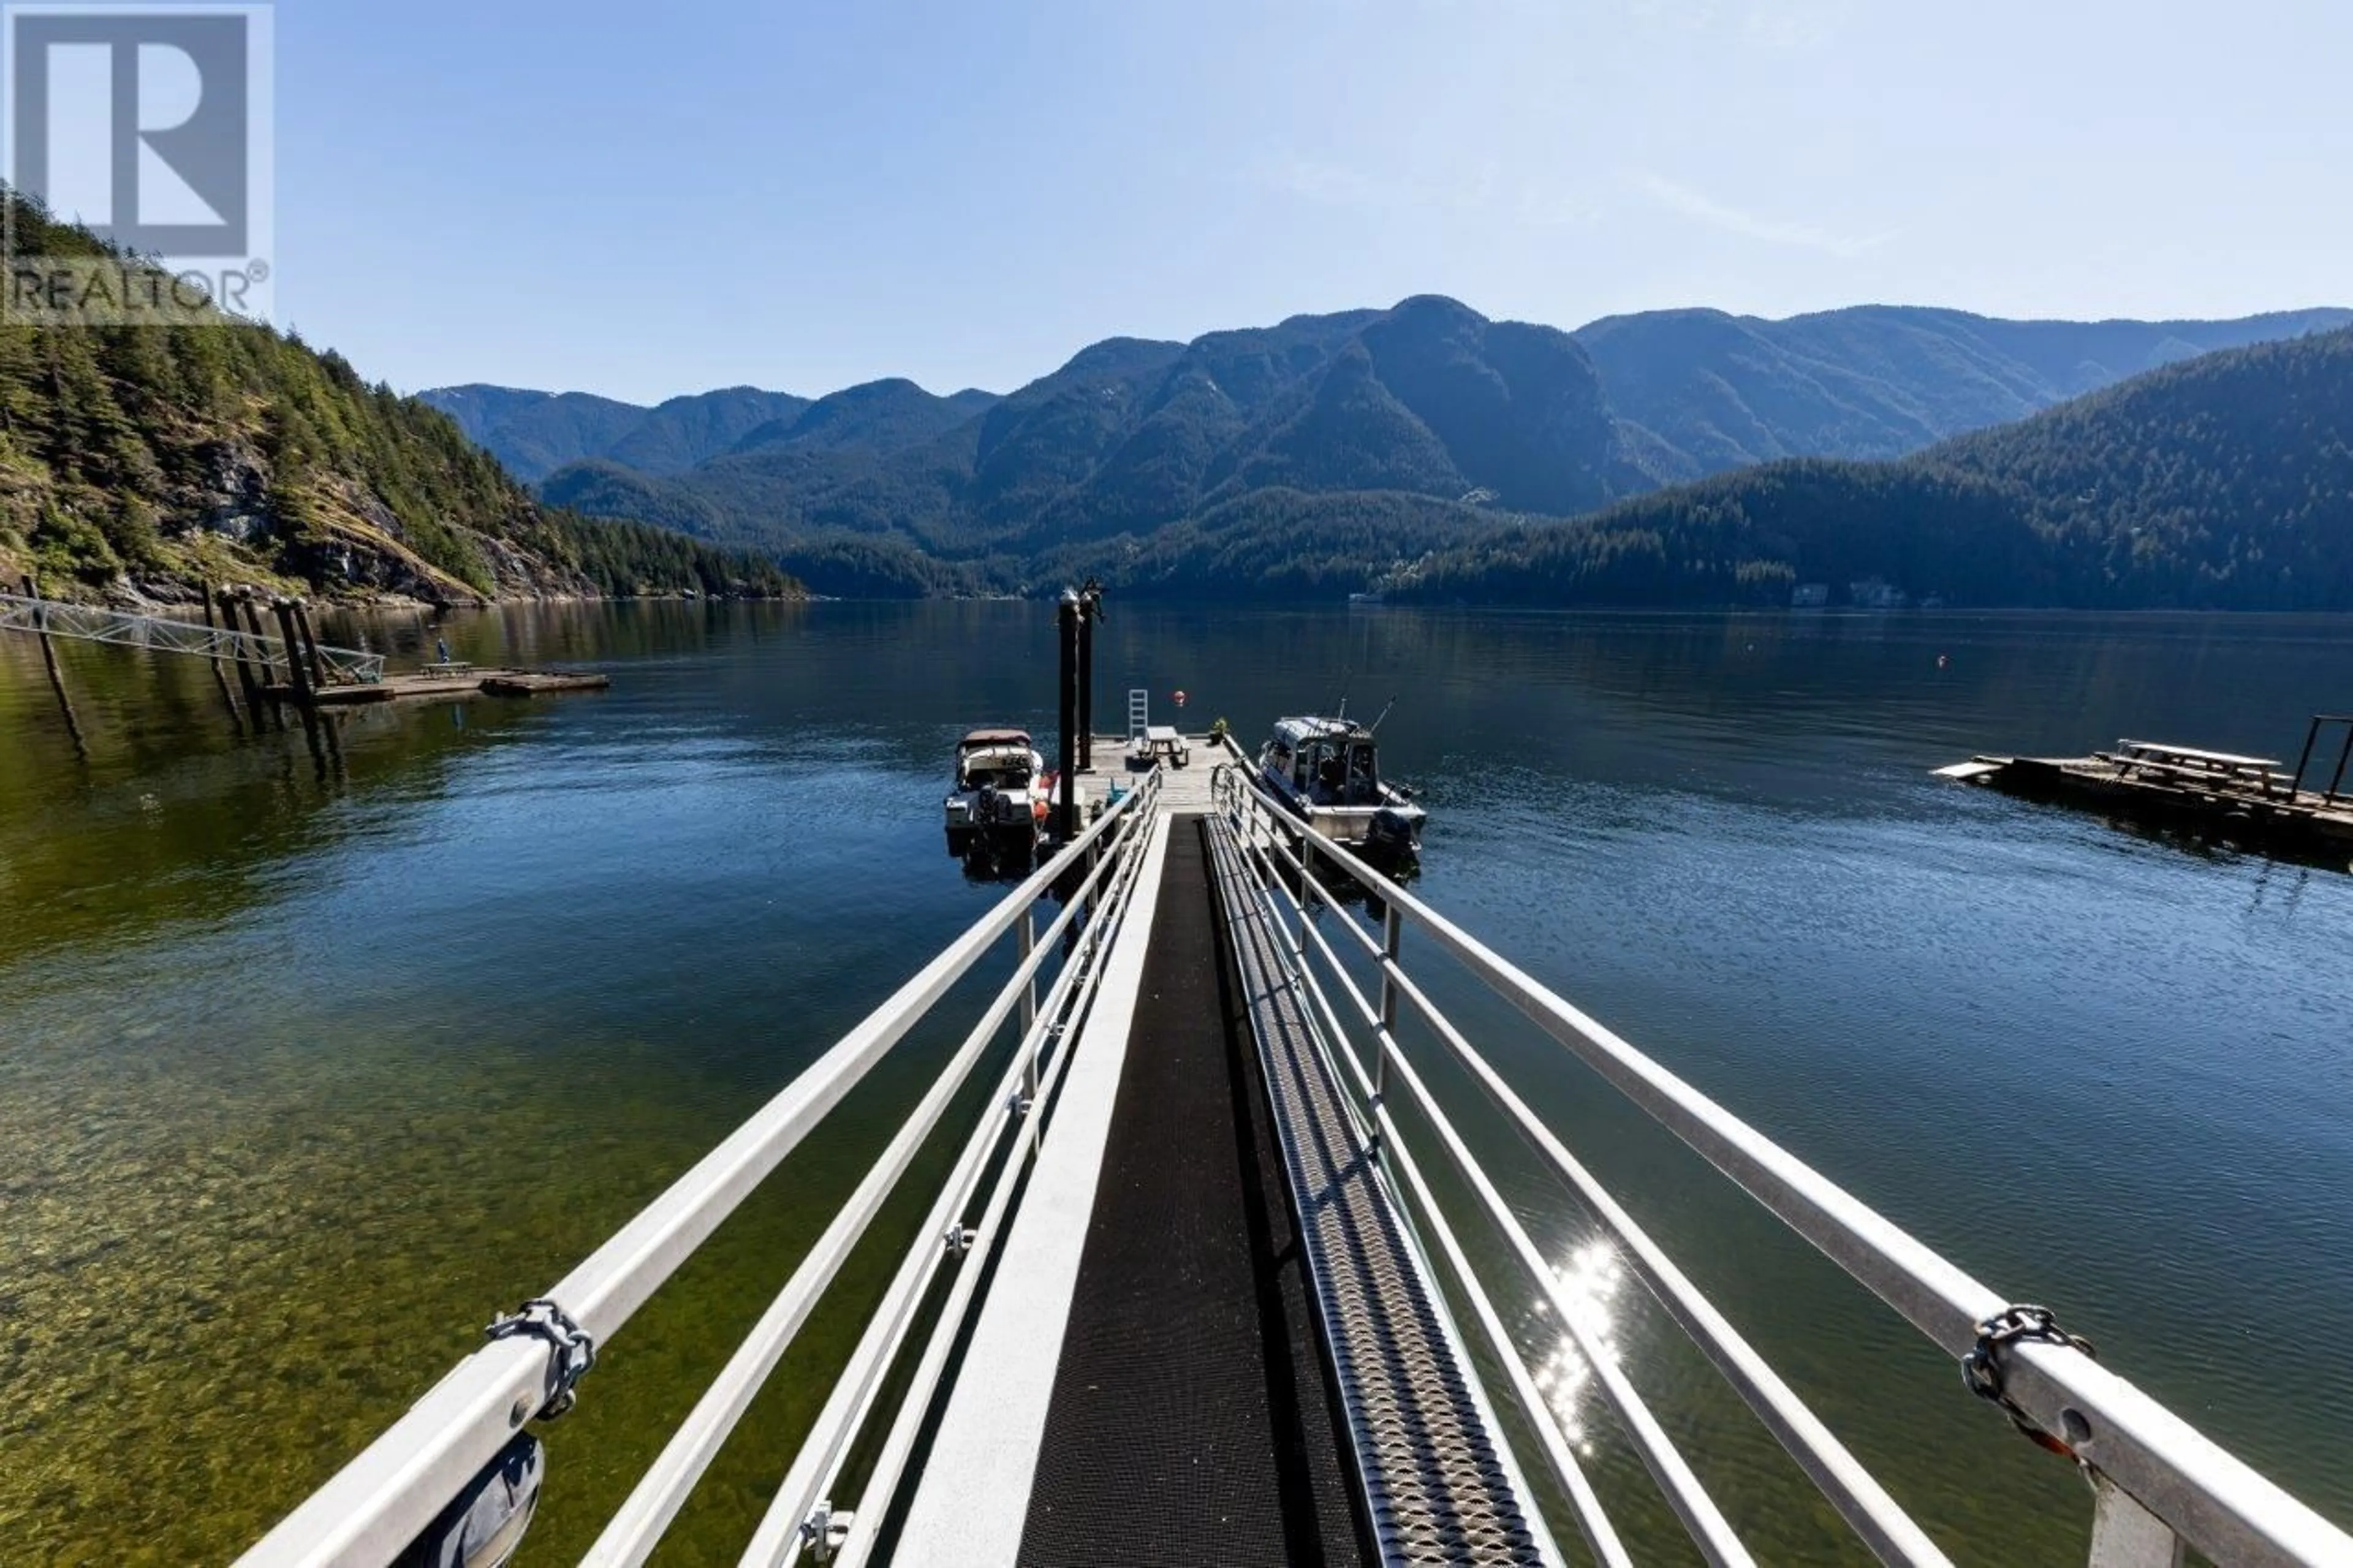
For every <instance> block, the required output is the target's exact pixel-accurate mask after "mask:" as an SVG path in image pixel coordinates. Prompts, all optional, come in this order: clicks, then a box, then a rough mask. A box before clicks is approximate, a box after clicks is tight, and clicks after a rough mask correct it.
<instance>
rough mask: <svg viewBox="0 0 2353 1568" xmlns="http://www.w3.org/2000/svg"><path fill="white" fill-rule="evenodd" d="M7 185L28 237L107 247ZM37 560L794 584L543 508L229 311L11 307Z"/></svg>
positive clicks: (452, 436)
mask: <svg viewBox="0 0 2353 1568" xmlns="http://www.w3.org/2000/svg"><path fill="white" fill-rule="evenodd" d="M7 199H9V200H10V201H11V203H12V204H13V205H14V208H15V210H14V213H13V215H12V216H13V221H14V223H15V226H16V243H17V245H18V246H19V247H20V248H21V249H23V250H24V251H25V252H26V253H28V254H34V255H91V256H96V255H101V254H103V252H102V250H101V248H100V247H99V245H98V244H97V242H96V241H94V240H93V239H91V238H90V237H89V236H88V235H87V234H86V233H84V232H83V231H81V230H79V229H78V228H73V227H70V226H63V225H58V224H53V223H50V222H49V221H48V220H47V218H46V217H45V216H43V215H42V214H41V213H40V212H39V211H37V209H36V208H35V207H33V206H32V205H29V204H26V203H23V202H21V201H17V200H16V198H15V197H13V196H11V197H9V198H7ZM27 570H37V571H38V572H39V573H40V574H41V575H42V577H43V578H44V580H45V583H46V584H47V591H49V592H53V593H59V594H69V593H84V594H88V593H95V592H98V591H100V590H103V589H106V588H108V587H110V586H114V585H126V586H128V585H135V586H137V587H140V588H142V589H144V590H146V591H148V592H151V593H156V594H173V593H177V592H181V591H184V590H185V586H186V585H187V584H191V583H195V582H201V581H206V580H211V581H223V580H232V581H244V582H270V583H277V584H282V585H285V586H288V587H293V588H301V589H304V590H307V591H315V592H327V593H380V594H397V595H406V596H411V597H416V598H421V599H430V600H448V599H471V598H483V597H495V596H503V595H591V594H598V593H615V592H673V591H680V590H683V589H688V588H692V589H694V590H696V591H697V592H735V593H759V594H777V593H786V592H792V591H796V588H795V584H792V583H791V582H790V580H789V579H788V578H787V577H786V575H785V574H784V573H782V572H781V571H780V570H778V569H777V568H776V566H775V565H774V564H773V563H770V562H768V561H765V560H762V559H755V558H752V557H747V556H744V555H743V554H740V553H733V552H725V551H723V550H718V549H714V548H712V547H711V546H710V545H708V544H706V543H702V542H697V541H694V540H691V539H686V538H682V537H678V536H673V535H666V534H661V533H658V532H656V531H652V530H649V529H647V528H645V527H643V526H641V525H638V524H635V523H620V522H589V521H584V520H582V519H579V518H576V517H571V516H567V515H565V514H563V513H560V512H556V511H554V510H549V509H546V508H543V506H541V505H540V504H539V503H538V502H537V501H535V500H533V498H532V497H531V496H530V494H529V493H528V492H526V491H524V490H523V489H522V488H521V487H520V486H519V485H517V484H516V482H515V481H514V480H513V479H512V478H511V477H509V476H508V475H507V474H506V473H505V472H504V471H503V470H501V468H500V467H499V465H498V464H497V463H496V462H495V461H494V460H492V459H491V458H490V457H489V456H488V455H486V454H485V453H484V452H482V451H481V450H480V448H478V447H475V446H474V445H473V444H472V443H471V442H470V441H469V440H468V439H467V438H466V437H465V436H464V435H463V434H462V433H461V432H460V431H459V428H458V426H456V425H454V424H452V423H451V422H450V420H449V419H448V417H446V416H443V415H441V414H439V413H438V412H436V411H435V410H433V409H430V408H428V407H427V406H425V405H423V404H420V403H418V402H417V401H416V400H414V399H411V398H406V397H403V396H400V395H397V394H396V393H394V392H393V391H392V390H391V389H390V388H389V387H386V386H384V385H382V384H375V385H370V384H368V383H367V382H365V381H364V380H363V379H362V378H361V376H360V374H359V373H358V372H357V371H356V370H354V369H353V366H352V365H351V364H350V363H347V362H346V361H344V360H343V358H342V356H340V355H338V354H335V353H332V352H331V353H316V352H313V351H312V350H311V348H309V347H308V346H306V345H305V344H304V343H302V342H301V340H300V339H298V338H294V337H291V336H288V335H283V334H280V333H278V332H275V331H269V330H267V329H265V328H261V327H257V326H249V325H245V324H240V323H227V322H224V323H222V324H219V325H214V326H190V327H182V328H164V327H125V328H110V329H67V328H58V327H36V326H29V325H25V324H21V323H17V322H14V321H10V322H5V323H0V576H5V578H7V579H9V580H11V581H13V580H14V579H15V578H16V576H18V575H20V574H22V573H24V572H26V571H27Z"/></svg>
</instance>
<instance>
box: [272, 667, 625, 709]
mask: <svg viewBox="0 0 2353 1568" xmlns="http://www.w3.org/2000/svg"><path fill="white" fill-rule="evenodd" d="M612 684H613V678H612V677H611V676H609V675H599V674H596V673H595V672H593V671H579V670H564V669H472V668H446V669H440V668H427V669H421V670H417V671H413V672H411V673H409V674H406V675H387V676H385V678H384V679H381V680H373V681H364V682H356V683H353V684H349V685H337V686H322V687H320V688H319V689H317V690H315V691H313V692H311V693H309V694H308V695H307V696H306V694H305V693H303V692H301V691H300V690H298V689H295V688H294V687H291V686H288V685H283V684H280V685H273V686H269V687H265V688H263V694H264V695H266V696H268V697H271V698H274V699H276V700H279V701H282V702H303V701H311V702H315V703H317V704H318V705H319V706H320V707H322V708H348V707H353V706H355V705H358V704H362V703H369V702H396V701H399V700H402V699H403V698H417V697H421V698H436V697H472V696H476V695H483V696H490V697H538V696H542V695H543V694H548V693H553V692H559V691H602V690H604V689H606V688H607V687H608V686H610V685H612Z"/></svg>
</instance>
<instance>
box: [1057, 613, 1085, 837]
mask: <svg viewBox="0 0 2353 1568" xmlns="http://www.w3.org/2000/svg"><path fill="white" fill-rule="evenodd" d="M1055 618H1056V619H1057V620H1058V621H1059V622H1060V626H1061V633H1062V637H1061V642H1062V713H1061V719H1062V793H1061V798H1060V800H1059V801H1057V802H1056V803H1055V805H1054V840H1055V842H1056V843H1058V844H1068V843H1069V842H1070V841H1071V839H1073V838H1076V837H1078V836H1079V795H1078V790H1079V766H1078V763H1079V595H1078V594H1077V593H1076V591H1074V590H1072V589H1070V588H1065V589H1063V590H1062V603H1061V607H1060V610H1059V611H1057V612H1056V616H1055Z"/></svg>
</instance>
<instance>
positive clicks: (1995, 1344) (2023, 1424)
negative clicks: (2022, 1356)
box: [1961, 1305, 2099, 1463]
mask: <svg viewBox="0 0 2353 1568" xmlns="http://www.w3.org/2000/svg"><path fill="white" fill-rule="evenodd" d="M2021 1340H2032V1341H2035V1342H2039V1343H2042V1344H2047V1345H2060V1346H2063V1347H2065V1348H2067V1349H2069V1350H2078V1351H2081V1352H2084V1354H2085V1355H2087V1356H2090V1357H2092V1358H2093V1359H2094V1360H2095V1361H2096V1360H2097V1359H2098V1358H2099V1352H2098V1351H2097V1350H2095V1349H2094V1348H2093V1345H2092V1342H2091V1341H2089V1340H2087V1339H2085V1338H2084V1337H2083V1336H2082V1335H2081V1334H2072V1333H2069V1332H2068V1331H2066V1330H2065V1329H2063V1328H2061V1327H2060V1326H2059V1320H2058V1319H2057V1317H2056V1316H2054V1315H2053V1314H2052V1310H2051V1309H2050V1308H2048V1307H2036V1306H2030V1305H2021V1306H2015V1307H2004V1308H2003V1309H2002V1310H2000V1311H1999V1312H1996V1313H1995V1314H1994V1315H1993V1316H1992V1317H1990V1318H1988V1319H1987V1320H1986V1321H1983V1322H1981V1323H1979V1324H1978V1339H1977V1343H1976V1344H1974V1345H1972V1346H1970V1347H1969V1353H1968V1354H1967V1355H1965V1356H1963V1357H1962V1358H1961V1381H1962V1382H1963V1383H1965V1384H1968V1390H1969V1392H1970V1393H1971V1394H1976V1395H1977V1396H1978V1398H1979V1399H1984V1400H1989V1401H1991V1402H1992V1403H1993V1404H1995V1405H2000V1406H2001V1409H2002V1413H2003V1414H2004V1415H2008V1416H2009V1417H2010V1425H2011V1426H2015V1427H2017V1428H2018V1429H2019V1430H2020V1431H2021V1432H2022V1433H2024V1434H2025V1435H2026V1436H2029V1437H2031V1438H2032V1439H2033V1440H2034V1441H2035V1442H2036V1443H2037V1444H2038V1445H2040V1446H2041V1447H2045V1448H2048V1449H2050V1450H2051V1451H2052V1453H2054V1454H2057V1455H2059V1456H2060V1457H2062V1458H2068V1459H2076V1458H2077V1457H2076V1453H2075V1450H2074V1449H2073V1448H2071V1447H2068V1446H2067V1445H2066V1444H2065V1443H2063V1442H2061V1441H2060V1440H2059V1439H2058V1438H2056V1437H2054V1436H2052V1435H2051V1434H2050V1433H2048V1432H2045V1431H2044V1430H2043V1429H2042V1427H2040V1426H2036V1425H2035V1424H2034V1422H2033V1420H2032V1419H2031V1417H2029V1416H2028V1415H2027V1414H2026V1412H2025V1411H2024V1410H2022V1409H2021V1408H2020V1407H2019V1404H2018V1402H2017V1401H2016V1400H2014V1399H2012V1398H2010V1394H2009V1393H2008V1391H2007V1390H2006V1389H2004V1387H2003V1386H2002V1384H2003V1374H2002V1367H2001V1358H2000V1356H1999V1355H1998V1354H1997V1353H1996V1352H1999V1351H2000V1348H2001V1347H2002V1346H2004V1345H2008V1344H2015V1343H2017V1342H2020V1341H2021ZM2077 1462H2078V1463H2081V1462H2082V1461H2081V1460H2080V1459H2077Z"/></svg>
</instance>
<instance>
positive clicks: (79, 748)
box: [25, 573, 90, 763]
mask: <svg viewBox="0 0 2353 1568" xmlns="http://www.w3.org/2000/svg"><path fill="white" fill-rule="evenodd" d="M25 597H26V598H27V599H30V600H32V601H34V602H35V603H36V604H37V605H40V617H41V662H42V663H43V664H44V665H47V667H48V671H49V689H50V690H52V691H54V692H56V693H57V694H58V711H59V712H61V713H63V714H64V715H65V716H66V732H67V733H68V734H69V735H71V736H72V737H73V743H74V751H75V752H76V753H77V754H78V755H79V757H80V758H81V760H82V761H83V762H85V763H87V762H88V761H90V742H89V741H87V740H85V739H84V738H83V736H82V732H81V721H80V720H79V719H77V718H76V717H74V708H73V699H72V698H70V697H69V696H67V695H66V678H65V672H64V671H62V670H60V669H59V668H58V650H57V645H56V644H55V643H53V642H52V641H50V639H49V609H48V603H47V601H46V600H44V599H43V598H42V597H41V585H40V584H39V583H37V582H36V581H35V580H34V579H33V577H32V574H29V573H27V574H26V577H25Z"/></svg>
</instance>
